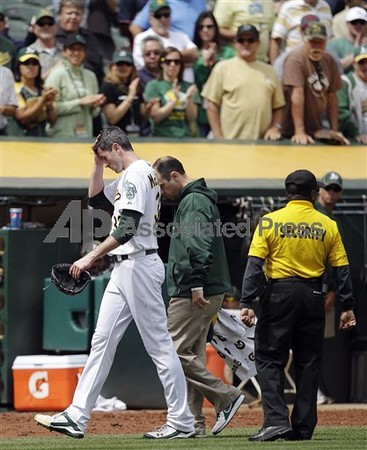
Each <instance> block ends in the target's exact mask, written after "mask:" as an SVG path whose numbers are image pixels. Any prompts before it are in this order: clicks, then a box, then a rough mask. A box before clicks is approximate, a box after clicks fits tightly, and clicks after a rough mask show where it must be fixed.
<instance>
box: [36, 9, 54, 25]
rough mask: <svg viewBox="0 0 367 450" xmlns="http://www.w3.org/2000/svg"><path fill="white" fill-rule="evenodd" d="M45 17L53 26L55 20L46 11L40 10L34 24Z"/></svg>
mask: <svg viewBox="0 0 367 450" xmlns="http://www.w3.org/2000/svg"><path fill="white" fill-rule="evenodd" d="M46 17H47V18H49V19H50V22H51V21H52V22H53V24H55V18H54V16H53V15H52V13H51V12H50V11H49V10H48V9H41V10H40V11H39V13H38V14H37V16H36V24H38V23H39V22H40V21H41V19H43V18H46Z"/></svg>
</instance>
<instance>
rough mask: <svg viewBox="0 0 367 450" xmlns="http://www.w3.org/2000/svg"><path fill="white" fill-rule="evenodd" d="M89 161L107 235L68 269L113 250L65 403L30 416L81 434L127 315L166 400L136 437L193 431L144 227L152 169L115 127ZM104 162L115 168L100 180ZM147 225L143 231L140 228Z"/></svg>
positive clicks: (77, 269) (155, 190) (153, 188)
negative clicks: (148, 428)
mask: <svg viewBox="0 0 367 450" xmlns="http://www.w3.org/2000/svg"><path fill="white" fill-rule="evenodd" d="M93 151H94V153H95V165H94V168H93V172H92V175H91V179H90V183H89V192H88V196H89V200H90V201H89V204H90V205H91V206H94V207H98V205H99V206H101V205H102V204H103V203H105V202H107V201H108V202H110V203H112V204H113V205H114V212H113V217H112V229H111V233H110V235H109V236H108V237H107V238H106V239H105V241H104V242H102V243H101V244H100V245H99V246H98V247H96V248H95V249H93V250H92V251H91V252H89V253H88V254H87V255H86V256H84V257H83V258H81V259H79V260H78V261H76V262H74V264H73V265H72V267H71V269H70V273H71V275H72V276H73V277H74V278H79V276H80V274H81V272H82V271H83V270H86V269H88V268H89V267H90V266H91V265H92V264H93V263H94V261H95V260H96V259H98V258H100V257H102V256H104V255H106V254H107V253H108V254H110V255H113V258H114V260H115V266H114V269H113V271H112V273H111V279H110V281H109V283H108V285H107V287H106V290H105V292H104V295H103V299H102V303H101V307H100V311H99V316H98V321H97V325H96V329H95V332H94V335H93V338H92V344H91V351H90V355H89V358H88V360H87V363H86V365H85V367H84V370H83V373H82V375H81V377H80V380H79V382H78V385H77V388H76V390H75V393H74V398H73V401H72V404H71V405H70V406H69V407H68V408H67V409H66V410H65V411H64V412H62V413H60V414H57V415H55V416H48V415H43V414H37V415H36V416H35V421H36V422H37V423H38V424H40V425H42V426H44V427H46V428H48V429H49V430H52V431H58V432H60V433H63V434H66V435H67V436H71V437H74V438H82V437H84V434H85V432H86V429H87V425H88V421H89V419H90V415H91V411H92V409H93V407H94V405H95V402H96V400H97V397H98V395H99V394H100V391H101V389H102V387H103V385H104V382H105V380H106V378H107V376H108V374H109V371H110V369H111V366H112V363H113V359H114V356H115V353H116V348H117V345H118V343H119V342H120V340H121V338H122V336H123V335H124V333H125V331H126V328H127V327H128V325H129V323H130V322H131V321H132V320H133V319H134V321H135V323H136V326H137V328H138V330H139V333H140V335H141V337H142V340H143V343H144V346H145V348H146V350H147V352H148V354H149V355H150V357H151V358H152V360H153V362H154V364H155V365H156V368H157V372H158V375H159V377H160V380H161V382H162V385H163V388H164V394H165V398H166V403H167V410H168V411H167V422H166V424H165V425H163V426H162V427H160V428H159V429H156V430H154V431H152V432H149V433H146V434H145V435H144V437H146V438H151V439H176V438H189V437H195V431H194V418H193V416H192V414H191V412H190V410H189V408H188V405H187V388H186V381H185V377H184V374H183V371H182V367H181V363H180V361H179V359H178V356H177V354H176V351H175V349H174V346H173V343H172V339H171V337H170V335H169V333H168V330H167V319H166V310H165V306H164V302H163V298H162V291H161V285H162V283H163V280H164V266H163V263H162V261H161V259H160V258H159V256H158V254H157V247H158V245H157V239H156V236H155V234H154V233H153V232H152V231H153V227H154V224H155V222H156V221H157V218H158V214H159V208H160V188H159V185H158V183H157V180H156V175H155V172H154V169H153V168H152V167H151V166H150V164H149V163H147V162H146V161H143V160H141V159H140V158H139V157H138V156H137V154H136V153H135V152H134V150H133V149H132V147H131V144H130V142H129V139H128V137H127V136H126V134H125V133H124V132H123V131H122V130H121V129H120V128H119V127H114V126H113V127H109V128H106V129H104V130H102V131H101V133H100V134H99V136H98V137H97V139H96V141H95V143H94V145H93ZM104 167H107V168H110V169H112V170H113V171H115V172H116V173H121V172H122V171H123V173H122V175H121V176H120V177H119V178H118V179H117V180H115V181H114V182H113V183H111V184H110V185H108V186H104V183H103V170H104ZM147 230H148V231H147Z"/></svg>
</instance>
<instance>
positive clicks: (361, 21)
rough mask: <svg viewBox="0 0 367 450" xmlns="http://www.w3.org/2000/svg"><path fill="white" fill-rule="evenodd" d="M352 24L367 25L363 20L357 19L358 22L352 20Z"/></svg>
mask: <svg viewBox="0 0 367 450" xmlns="http://www.w3.org/2000/svg"><path fill="white" fill-rule="evenodd" d="M350 23H351V24H352V25H366V23H367V22H366V21H365V20H363V19H356V20H351V21H350Z"/></svg>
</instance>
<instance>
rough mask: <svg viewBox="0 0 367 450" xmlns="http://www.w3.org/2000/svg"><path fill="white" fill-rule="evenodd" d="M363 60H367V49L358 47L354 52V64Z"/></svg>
mask: <svg viewBox="0 0 367 450" xmlns="http://www.w3.org/2000/svg"><path fill="white" fill-rule="evenodd" d="M362 59H367V47H364V46H362V47H357V48H356V49H355V50H354V62H356V63H357V62H359V61H362Z"/></svg>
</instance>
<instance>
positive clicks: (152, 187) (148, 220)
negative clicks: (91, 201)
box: [104, 159, 161, 255]
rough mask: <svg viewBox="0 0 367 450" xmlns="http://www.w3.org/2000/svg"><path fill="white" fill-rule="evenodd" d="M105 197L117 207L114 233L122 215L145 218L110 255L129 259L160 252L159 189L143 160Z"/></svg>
mask: <svg viewBox="0 0 367 450" xmlns="http://www.w3.org/2000/svg"><path fill="white" fill-rule="evenodd" d="M104 194H105V196H106V197H107V198H108V200H109V201H110V202H111V203H112V204H113V205H114V211H113V217H112V227H111V233H112V232H113V231H114V230H115V229H116V228H117V226H118V224H119V222H120V218H121V211H122V210H124V209H131V210H133V211H138V212H140V213H141V214H142V216H141V218H140V222H139V226H138V229H137V232H136V234H135V235H134V237H133V238H131V239H130V240H129V241H128V242H127V243H126V244H124V245H120V246H119V247H117V248H116V249H115V250H113V251H111V253H110V254H111V255H130V254H132V253H136V252H138V251H140V250H148V249H156V248H158V244H157V237H156V234H155V232H154V224H155V223H156V222H157V220H158V216H159V210H160V203H161V202H160V197H161V196H160V188H159V185H158V182H157V177H156V174H155V172H154V169H153V168H152V166H151V165H150V164H149V163H148V162H147V161H144V160H142V159H139V160H138V161H135V162H134V163H132V164H131V165H130V166H129V167H128V168H127V169H126V170H124V172H123V174H122V175H121V176H120V177H119V178H118V179H117V180H115V181H113V182H112V183H111V184H109V185H107V186H105V188H104Z"/></svg>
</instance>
